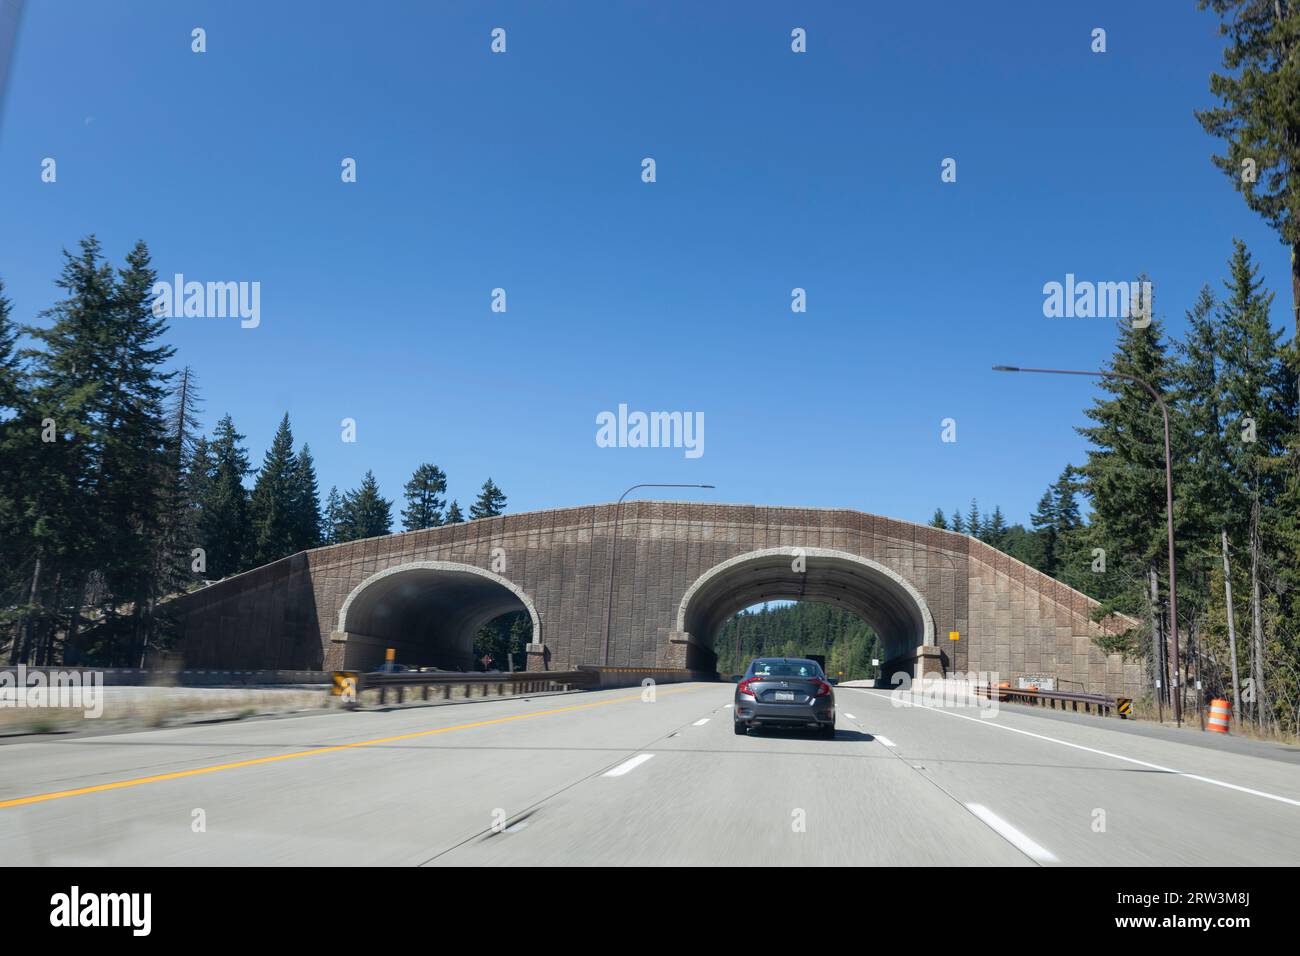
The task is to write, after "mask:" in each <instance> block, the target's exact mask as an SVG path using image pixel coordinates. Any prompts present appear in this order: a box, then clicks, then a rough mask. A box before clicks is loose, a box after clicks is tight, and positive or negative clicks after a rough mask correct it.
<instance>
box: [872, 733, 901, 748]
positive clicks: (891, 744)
mask: <svg viewBox="0 0 1300 956" xmlns="http://www.w3.org/2000/svg"><path fill="white" fill-rule="evenodd" d="M876 739H877V740H879V741H880V742H881V743H882V744H884V745H885V746H886V747H896V746H897V744H895V743H894V742H893V741H892V740H890V739H889V738H888V737H882V736H881V735H880V734H876Z"/></svg>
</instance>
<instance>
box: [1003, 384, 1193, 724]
mask: <svg viewBox="0 0 1300 956" xmlns="http://www.w3.org/2000/svg"><path fill="white" fill-rule="evenodd" d="M993 371H995V372H1037V373H1040V374H1043V375H1086V376H1090V377H1092V378H1120V379H1124V380H1126V381H1129V382H1134V383H1136V384H1138V385H1141V386H1142V387H1143V388H1145V389H1146V390H1147V391H1148V392H1149V393H1150V394H1151V397H1152V398H1154V399H1155V401H1156V404H1157V405H1159V406H1160V414H1161V415H1162V416H1163V417H1164V420H1165V524H1166V533H1167V537H1168V539H1169V540H1168V546H1169V636H1170V639H1171V644H1172V652H1171V655H1172V660H1171V661H1170V663H1171V665H1172V668H1173V680H1172V682H1171V683H1172V684H1173V686H1172V687H1170V688H1169V690H1170V693H1171V694H1172V696H1173V702H1174V722H1175V723H1176V724H1178V725H1179V726H1182V723H1183V701H1182V693H1183V689H1182V684H1181V675H1179V673H1178V571H1177V568H1176V567H1175V560H1174V466H1173V458H1172V457H1171V455H1170V453H1169V409H1168V407H1167V406H1166V405H1165V401H1164V399H1163V398H1161V397H1160V392H1159V391H1157V390H1156V387H1155V386H1154V385H1152V384H1151V383H1150V382H1148V381H1146V380H1145V379H1141V378H1138V377H1137V376H1136V375H1128V374H1126V373H1124V372H1086V371H1077V370H1075V369H1064V368H1019V367H1017V366H1014V365H995V366H993Z"/></svg>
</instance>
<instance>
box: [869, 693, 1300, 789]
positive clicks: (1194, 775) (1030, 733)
mask: <svg viewBox="0 0 1300 956" xmlns="http://www.w3.org/2000/svg"><path fill="white" fill-rule="evenodd" d="M864 690H865V688H864ZM866 693H868V694H874V695H875V696H876V697H885V696H888V695H886V694H881V693H878V692H877V691H870V690H868V691H866ZM902 703H903V705H904V706H905V707H921V708H923V709H925V710H932V711H934V712H935V713H936V714H944V715H945V716H947V717H960V718H961V719H962V720H973V721H974V722H975V723H977V724H983V725H984V726H985V727H996V728H997V729H998V730H1009V731H1011V733H1013V734H1024V735H1025V736H1026V737H1036V738H1038V739H1039V740H1048V741H1051V742H1052V743H1054V744H1060V745H1061V746H1063V747H1073V748H1074V749H1075V750H1083V751H1085V752H1087V753H1090V754H1100V755H1101V756H1103V757H1110V758H1111V759H1113V760H1123V761H1124V762H1125V763H1132V764H1137V765H1138V766H1139V767H1149V768H1150V769H1152V770H1159V771H1161V772H1162V773H1172V774H1175V775H1177V776H1179V777H1186V778H1187V779H1188V780H1199V781H1200V782H1201V783H1208V784H1212V785H1213V786H1216V787H1224V788H1225V789H1227V790H1236V791H1238V792H1239V793H1249V794H1251V795H1252V796H1256V797H1263V798H1264V799H1265V800H1276V801H1277V802H1278V803H1288V804H1290V805H1291V806H1293V807H1300V800H1293V799H1291V798H1290V797H1283V796H1279V795H1278V794H1276V793H1266V792H1265V791H1263V790H1252V789H1251V788H1250V787H1242V786H1238V785H1237V784H1235V783H1228V782H1227V781H1226V780H1215V779H1214V778H1213V777H1202V776H1201V775H1200V774H1198V773H1188V772H1187V771H1185V770H1175V769H1174V768H1173V767H1162V766H1160V764H1158V763H1148V762H1147V761H1145V760H1138V759H1137V758H1136V757H1125V756H1124V755H1123V754H1116V753H1111V752H1110V751H1109V750H1098V749H1096V748H1095V747H1085V746H1084V745H1083V744H1075V743H1071V742H1070V741H1068V740H1061V739H1060V738H1059V737H1048V736H1047V735H1046V734H1036V733H1034V732H1033V731H1032V730H1021V729H1020V728H1019V727H1008V726H1007V725H1006V724H997V723H994V722H993V721H991V720H988V719H981V718H979V717H968V716H967V715H966V714H958V713H955V712H953V711H951V710H943V709H941V708H939V707H931V706H930V705H929V704H918V703H917V702H916V701H902Z"/></svg>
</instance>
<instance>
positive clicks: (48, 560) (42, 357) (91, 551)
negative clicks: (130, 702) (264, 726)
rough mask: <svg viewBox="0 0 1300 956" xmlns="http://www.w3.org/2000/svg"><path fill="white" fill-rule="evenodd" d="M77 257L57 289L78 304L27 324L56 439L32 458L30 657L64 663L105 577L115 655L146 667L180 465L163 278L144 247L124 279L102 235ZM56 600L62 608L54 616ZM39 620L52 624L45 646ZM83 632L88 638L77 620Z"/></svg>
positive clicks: (45, 421)
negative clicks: (172, 442) (175, 465)
mask: <svg viewBox="0 0 1300 956" xmlns="http://www.w3.org/2000/svg"><path fill="white" fill-rule="evenodd" d="M64 259H65V262H64V270H63V274H62V276H61V277H60V279H59V281H58V283H57V284H58V286H59V287H60V288H61V289H63V290H64V292H65V293H67V296H66V298H64V299H62V300H60V301H59V302H57V303H56V304H55V306H54V307H53V308H52V309H50V310H48V311H47V312H45V313H44V314H43V315H44V317H47V318H51V319H52V320H53V321H52V323H51V324H50V325H49V326H45V327H31V328H28V329H27V331H28V333H29V334H30V335H31V337H32V339H33V340H34V341H35V342H36V343H37V344H38V345H39V346H41V347H40V348H37V349H32V350H27V351H25V352H24V354H25V355H26V356H27V357H28V358H29V359H30V361H31V364H32V374H33V386H34V387H33V394H32V397H33V403H32V411H33V413H34V414H33V419H32V420H31V421H30V422H29V424H28V427H29V428H30V427H33V426H38V425H39V426H40V434H41V435H42V439H44V436H45V435H46V434H50V435H51V436H52V438H51V440H50V441H42V444H43V445H45V446H46V447H45V448H44V449H42V451H41V453H38V454H37V455H36V457H35V459H33V460H32V461H31V464H32V466H33V469H34V472H35V473H33V474H32V475H30V477H31V478H34V479H36V480H37V481H38V482H39V483H40V484H41V485H42V486H43V487H42V489H41V490H40V491H39V492H37V493H35V494H34V495H30V496H29V497H28V501H27V502H26V505H25V507H26V508H27V513H28V515H29V516H30V517H31V519H32V524H31V527H32V529H33V531H34V537H33V539H32V542H31V543H32V546H33V552H32V565H33V573H32V578H31V582H30V586H29V587H28V589H27V593H28V595H29V596H30V598H31V601H32V604H31V605H30V606H31V607H32V609H33V612H32V614H29V615H28V619H27V621H26V625H27V626H26V629H25V633H24V640H25V642H26V648H25V650H24V651H22V652H20V653H22V654H25V653H27V652H28V651H32V650H34V651H35V659H37V660H41V661H48V660H51V659H52V658H53V656H54V653H55V652H54V647H53V639H54V634H55V631H56V628H57V625H58V623H59V620H58V619H59V618H60V617H61V615H62V614H63V610H62V609H64V608H67V607H68V606H69V605H72V606H73V607H76V608H80V607H81V606H82V604H83V594H82V592H83V590H84V588H85V586H86V581H87V580H88V578H89V577H90V575H92V574H94V575H95V576H96V577H97V579H98V580H99V581H100V582H101V586H100V587H99V595H100V599H99V602H98V603H99V605H100V610H101V619H100V623H99V625H98V628H97V630H98V631H99V633H100V635H101V638H102V646H103V657H102V659H104V660H106V661H107V662H110V663H117V664H123V665H131V666H138V664H139V662H140V660H141V659H142V657H143V654H144V651H145V648H146V647H147V644H148V641H149V638H150V633H151V631H152V627H153V620H152V617H153V608H154V604H155V602H156V599H157V596H158V593H159V589H160V588H161V586H162V582H161V581H160V575H159V564H158V561H157V560H156V556H157V554H158V551H159V548H160V538H161V529H162V526H163V520H164V513H165V502H164V499H163V495H162V493H161V489H162V488H163V487H164V482H163V477H164V476H165V474H166V473H167V471H168V470H169V465H168V456H167V436H166V426H165V417H164V411H163V402H164V399H165V397H166V390H167V382H168V380H169V378H170V377H171V374H170V373H167V372H164V371H163V370H162V367H163V365H164V364H165V363H166V361H167V360H168V359H170V358H171V356H172V354H173V352H172V349H170V348H169V347H167V346H165V345H161V344H159V342H158V340H159V339H160V338H161V336H162V335H163V333H164V332H165V330H166V323H165V322H164V321H163V320H161V319H159V318H157V317H156V316H154V314H153V311H152V308H151V306H152V296H151V294H150V293H151V288H152V286H153V283H154V280H155V274H154V272H153V269H152V268H151V265H150V260H149V252H148V249H147V248H146V247H145V246H144V244H143V243H136V245H135V246H134V247H133V248H132V250H131V251H130V252H129V253H128V254H127V257H126V263H125V266H124V267H123V268H122V269H121V270H118V271H117V272H116V273H115V272H114V270H113V268H112V267H111V266H110V265H109V264H107V263H106V262H105V261H104V259H103V256H102V253H101V248H100V245H99V242H98V241H97V240H96V239H95V237H94V236H90V237H88V238H86V239H84V240H82V242H81V251H80V254H79V255H76V256H73V255H71V254H69V253H66V252H65V253H64ZM47 425H48V427H49V432H48V433H47V432H46V431H45V427H46V426H47ZM45 452H50V453H49V454H46V453H45ZM55 512H57V513H58V514H57V516H56V514H55ZM69 519H71V521H72V522H73V523H74V524H75V527H73V526H70V525H69V524H68V522H69ZM47 600H52V601H53V602H54V605H55V607H57V608H59V611H57V612H55V613H50V611H49V607H48V604H47V603H46V602H47ZM124 609H125V613H126V619H125V620H120V619H119V618H120V615H121V613H122V612H123V610H124ZM33 615H35V616H36V617H39V618H41V620H40V621H38V622H37V624H38V627H37V630H38V631H40V632H41V634H40V635H38V639H37V640H36V642H35V643H33V642H32V640H31V638H32V635H33V629H32V627H31V624H32V621H33ZM79 616H80V615H79V613H78V614H76V615H74V618H75V619H79ZM70 626H71V629H72V630H73V631H75V621H74V623H73V624H72V625H70Z"/></svg>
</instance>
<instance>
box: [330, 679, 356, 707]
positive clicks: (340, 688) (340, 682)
mask: <svg viewBox="0 0 1300 956" xmlns="http://www.w3.org/2000/svg"><path fill="white" fill-rule="evenodd" d="M357 676H358V675H357V672H356V671H335V672H334V687H333V688H332V689H331V690H330V693H331V694H333V695H334V696H335V697H338V698H341V699H342V700H343V702H344V703H345V704H354V703H356V700H357Z"/></svg>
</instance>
